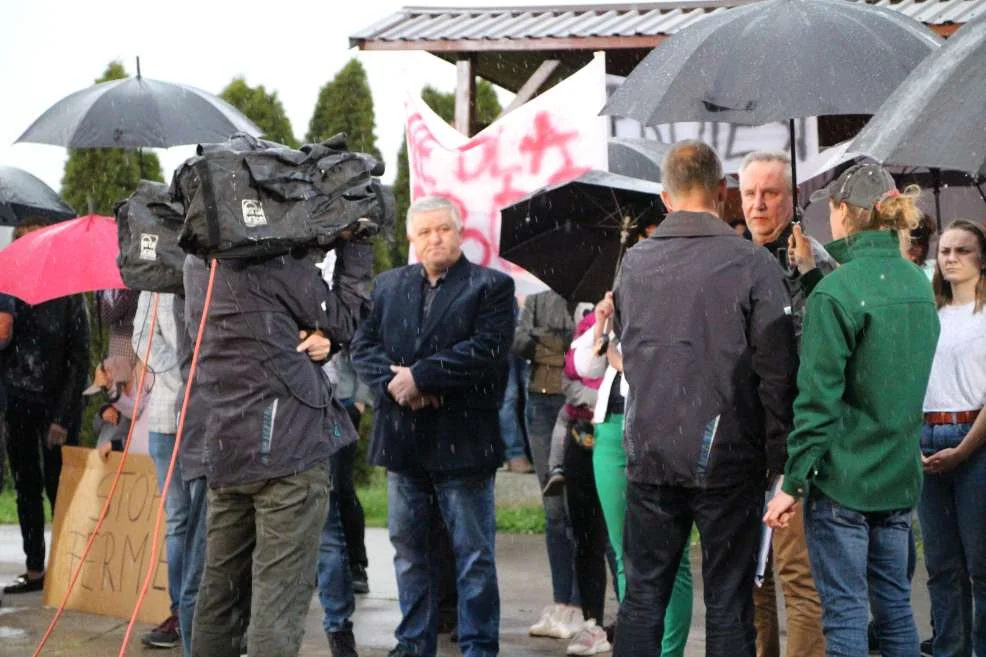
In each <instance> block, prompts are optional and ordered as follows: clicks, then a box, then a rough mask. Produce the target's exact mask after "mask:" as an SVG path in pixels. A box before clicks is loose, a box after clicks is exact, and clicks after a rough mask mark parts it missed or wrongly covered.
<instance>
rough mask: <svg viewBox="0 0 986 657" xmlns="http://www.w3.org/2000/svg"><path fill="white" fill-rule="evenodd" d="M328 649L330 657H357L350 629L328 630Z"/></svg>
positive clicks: (354, 641) (354, 640)
mask: <svg viewBox="0 0 986 657" xmlns="http://www.w3.org/2000/svg"><path fill="white" fill-rule="evenodd" d="M328 636H329V651H330V652H331V653H332V657H359V656H358V655H357V654H356V639H355V638H354V637H353V631H352V630H340V631H339V632H329V633H328Z"/></svg>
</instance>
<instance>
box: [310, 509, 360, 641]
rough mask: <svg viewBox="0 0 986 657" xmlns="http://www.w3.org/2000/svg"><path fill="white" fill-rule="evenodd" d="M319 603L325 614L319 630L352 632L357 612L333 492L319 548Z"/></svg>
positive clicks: (344, 539) (344, 540)
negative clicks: (353, 616) (355, 612)
mask: <svg viewBox="0 0 986 657" xmlns="http://www.w3.org/2000/svg"><path fill="white" fill-rule="evenodd" d="M318 601H319V602H321V603H322V611H323V612H324V613H325V616H324V617H323V619H322V626H323V627H324V628H325V633H326V634H331V633H332V632H339V631H344V630H352V629H353V623H352V621H350V620H349V619H350V618H352V615H353V611H355V609H356V597H355V596H354V595H353V580H352V575H351V573H350V571H349V556H348V550H347V548H346V534H345V533H344V532H343V529H342V520H341V516H340V513H339V498H338V496H337V495H336V494H335V492H332V493H330V494H329V513H328V514H327V515H326V517H325V525H324V526H323V527H322V538H321V542H320V543H319V546H318Z"/></svg>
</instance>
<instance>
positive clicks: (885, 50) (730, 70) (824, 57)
mask: <svg viewBox="0 0 986 657" xmlns="http://www.w3.org/2000/svg"><path fill="white" fill-rule="evenodd" d="M940 43H941V39H939V38H938V36H937V35H935V34H934V32H932V31H931V30H930V29H928V28H927V27H925V26H924V25H922V24H921V23H919V22H918V21H916V20H914V19H912V18H909V17H907V16H904V15H903V14H901V13H900V12H896V11H893V10H891V9H884V8H882V7H876V6H873V5H870V4H868V3H865V2H846V0H765V1H764V2H757V3H754V4H749V5H743V6H741V7H733V8H731V9H728V10H726V11H724V12H722V13H720V14H714V15H711V16H708V17H706V18H703V19H702V20H701V21H698V22H697V23H694V24H693V25H690V26H688V27H686V28H684V29H683V30H681V31H679V32H677V33H675V34H674V35H673V36H671V37H670V38H668V39H666V40H664V41H662V42H661V44H660V45H659V46H657V47H656V48H655V49H654V50H653V51H652V52H651V53H650V54H649V55H647V57H646V58H644V60H643V61H642V62H641V63H640V64H639V65H637V67H636V68H635V69H634V70H633V72H632V73H630V75H629V76H628V77H627V79H626V81H625V82H624V83H623V84H622V85H621V86H620V88H619V89H617V90H616V92H615V93H614V94H613V96H612V97H611V98H610V100H609V102H608V103H607V104H606V107H605V108H603V111H602V113H603V114H606V115H613V116H625V117H629V118H633V119H636V120H638V121H640V122H641V123H643V124H645V125H658V124H664V123H673V122H676V121H723V122H728V123H740V124H744V125H760V124H763V123H769V122H772V121H783V120H787V121H788V122H789V123H788V125H789V130H790V131H791V150H792V158H791V164H792V168H793V167H794V164H795V161H796V158H795V157H794V143H795V139H794V120H793V119H795V118H800V117H804V116H820V115H834V114H871V113H873V112H875V111H876V110H877V108H878V107H879V106H880V104H881V103H882V102H883V100H884V99H885V98H886V97H887V96H889V95H890V93H891V92H892V91H893V90H894V89H895V88H896V86H897V85H898V84H900V82H901V81H902V80H903V79H904V78H905V77H907V74H908V73H910V72H911V70H912V69H913V68H914V67H915V66H917V64H918V63H919V62H920V61H921V60H922V59H924V58H925V57H926V56H927V55H928V54H929V53H930V52H931V51H932V50H934V49H935V48H936V47H937V46H938V45H939V44H940ZM792 174H793V175H792V179H794V180H796V179H797V172H796V171H793V172H792Z"/></svg>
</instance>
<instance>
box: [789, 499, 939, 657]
mask: <svg viewBox="0 0 986 657" xmlns="http://www.w3.org/2000/svg"><path fill="white" fill-rule="evenodd" d="M804 513H805V534H806V536H807V539H808V556H809V558H810V561H811V572H812V575H813V576H814V578H815V587H816V588H817V589H818V596H819V598H821V601H822V627H823V629H824V631H825V642H826V650H825V654H826V655H828V657H859V656H860V655H865V654H867V648H868V641H867V624H868V621H869V610H870V609H872V611H873V620H874V623H875V626H876V632H877V636H878V637H879V640H880V651H881V653H882V654H883V656H884V657H919V655H920V648H919V645H918V643H919V642H918V632H917V627H916V626H915V624H914V615H913V613H912V612H911V581H910V579H909V578H908V576H907V561H908V556H907V555H908V549H909V548H908V546H909V543H910V539H909V535H910V531H911V515H912V510H911V509H899V510H895V511H880V512H870V513H863V512H860V511H853V510H852V509H848V508H846V507H844V506H842V505H841V504H839V503H837V502H835V501H834V500H832V499H830V498H828V497H826V496H825V495H823V494H822V493H821V492H820V491H817V490H816V491H813V493H812V495H811V496H810V498H809V499H808V500H807V502H806V504H805V505H804Z"/></svg>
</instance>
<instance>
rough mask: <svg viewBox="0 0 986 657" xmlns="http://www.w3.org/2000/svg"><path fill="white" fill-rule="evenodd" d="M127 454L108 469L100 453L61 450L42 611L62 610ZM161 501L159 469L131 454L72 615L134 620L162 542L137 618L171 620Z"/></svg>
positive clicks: (117, 457)
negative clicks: (157, 524)
mask: <svg viewBox="0 0 986 657" xmlns="http://www.w3.org/2000/svg"><path fill="white" fill-rule="evenodd" d="M120 458H121V455H120V454H119V453H117V452H113V453H112V454H110V457H109V459H108V460H107V461H106V462H103V460H102V459H100V458H99V454H98V453H97V452H96V450H94V449H84V448H81V447H63V448H62V475H61V478H60V479H59V482H58V501H57V504H56V505H55V518H54V522H53V524H52V531H51V535H52V546H51V558H50V559H49V563H48V573H47V575H46V576H45V589H44V604H46V605H49V606H53V607H54V606H58V605H59V604H60V603H61V601H62V599H63V598H64V597H65V591H66V589H67V588H68V585H69V582H70V581H71V579H72V573H73V572H74V571H75V569H76V567H77V566H78V564H79V562H80V559H81V557H82V552H83V550H84V549H85V546H86V542H87V540H88V539H89V534H90V533H91V532H92V530H93V529H94V528H95V526H96V522H97V521H98V520H99V512H100V510H101V509H102V507H103V504H104V503H105V502H106V497H107V495H108V494H109V491H110V485H111V484H112V483H113V475H114V474H115V472H116V469H117V466H118V465H119V462H120ZM160 500H161V495H160V493H159V492H158V486H157V477H156V475H155V470H154V463H153V462H152V461H151V459H150V457H148V456H147V455H145V454H130V455H129V456H128V457H127V463H126V467H125V468H124V470H123V474H122V475H121V478H120V483H119V485H118V487H117V490H116V493H115V494H114V496H113V502H112V503H111V505H110V510H109V514H108V515H107V517H106V522H104V523H103V527H102V529H101V530H100V532H99V536H98V537H97V538H96V541H95V543H94V544H93V548H92V551H91V552H90V553H89V555H88V557H86V560H85V565H84V566H83V569H82V575H81V577H80V578H79V581H78V582H77V583H76V585H75V588H74V589H73V591H72V595H71V596H70V598H69V600H68V603H67V604H66V608H67V609H73V610H75V611H83V612H87V613H91V614H101V615H104V616H115V617H118V618H130V615H131V614H132V613H133V609H134V606H135V605H136V604H137V595H138V594H139V593H140V587H141V585H142V584H143V582H144V578H145V577H146V575H147V569H148V567H149V566H150V559H151V552H152V548H153V543H152V540H157V541H160V543H161V548H160V555H159V558H158V562H157V563H156V564H155V573H154V579H153V580H152V584H151V588H150V589H149V590H148V592H147V597H146V598H145V599H144V603H143V605H142V607H141V612H140V616H139V619H140V620H141V621H143V622H145V623H159V622H160V621H161V620H162V619H164V618H167V617H168V615H169V614H170V611H169V606H170V601H169V598H168V565H167V553H166V552H167V551H166V550H165V549H164V523H163V522H162V523H161V532H160V534H159V535H158V536H157V537H156V538H154V537H152V532H153V530H154V520H155V517H156V515H157V508H158V504H159V502H160Z"/></svg>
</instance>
